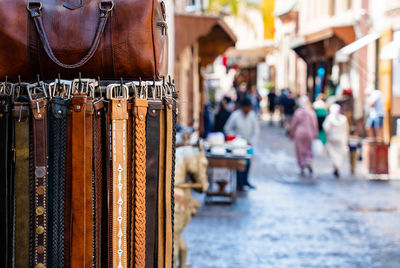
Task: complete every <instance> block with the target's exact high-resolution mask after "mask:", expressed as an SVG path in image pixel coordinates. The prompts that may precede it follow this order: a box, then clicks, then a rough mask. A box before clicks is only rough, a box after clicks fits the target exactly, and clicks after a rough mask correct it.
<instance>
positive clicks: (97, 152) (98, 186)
mask: <svg viewBox="0 0 400 268" xmlns="http://www.w3.org/2000/svg"><path fill="white" fill-rule="evenodd" d="M103 119H104V103H103V101H102V100H98V101H96V102H95V104H94V119H93V172H94V173H93V176H94V193H95V194H94V198H95V202H94V216H95V221H94V225H93V226H94V240H95V244H94V246H95V248H94V257H95V260H94V261H95V267H101V263H102V254H101V245H102V242H103V239H102V238H103V237H102V228H103V227H104V226H103V219H102V211H103V205H106V204H103V181H104V177H105V172H104V168H103V160H104V159H103V145H104V142H103V140H104V137H105V133H104V132H103V123H104V121H103ZM104 164H105V163H104ZM105 186H106V187H107V184H106V185H105Z"/></svg>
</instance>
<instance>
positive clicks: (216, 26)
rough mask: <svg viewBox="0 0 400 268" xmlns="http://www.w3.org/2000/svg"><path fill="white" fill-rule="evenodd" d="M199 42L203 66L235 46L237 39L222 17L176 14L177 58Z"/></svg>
mask: <svg viewBox="0 0 400 268" xmlns="http://www.w3.org/2000/svg"><path fill="white" fill-rule="evenodd" d="M197 41H199V43H200V47H199V49H200V51H199V55H200V57H201V60H202V65H203V62H204V63H206V62H208V63H210V61H211V62H212V61H213V60H214V59H215V58H216V57H217V56H218V55H220V54H222V53H223V52H224V51H225V50H226V49H227V48H229V47H231V46H235V43H236V41H237V37H236V36H235V34H234V33H233V31H232V30H231V29H230V28H229V26H228V25H227V24H226V23H225V22H224V20H223V19H222V18H220V17H215V16H204V15H193V14H176V15H175V56H176V57H178V56H179V55H180V54H181V53H182V51H183V50H184V49H185V47H187V46H190V45H192V44H194V43H196V42H197ZM203 66H204V65H203Z"/></svg>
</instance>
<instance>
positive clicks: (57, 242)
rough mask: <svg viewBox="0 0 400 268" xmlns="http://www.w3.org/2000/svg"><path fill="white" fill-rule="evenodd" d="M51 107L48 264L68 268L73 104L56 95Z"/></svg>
mask: <svg viewBox="0 0 400 268" xmlns="http://www.w3.org/2000/svg"><path fill="white" fill-rule="evenodd" d="M51 104H52V107H51V109H50V110H51V112H50V130H49V134H50V135H49V148H50V150H49V155H50V162H49V204H50V206H49V239H48V240H49V241H48V245H49V246H48V263H49V265H50V267H64V210H65V154H66V142H67V140H66V139H67V105H68V104H69V101H68V100H67V99H65V98H62V97H58V96H56V97H54V98H53V99H52V100H51Z"/></svg>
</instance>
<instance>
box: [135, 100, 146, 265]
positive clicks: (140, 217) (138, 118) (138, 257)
mask: <svg viewBox="0 0 400 268" xmlns="http://www.w3.org/2000/svg"><path fill="white" fill-rule="evenodd" d="M147 107H148V102H147V100H145V99H135V100H134V107H133V109H134V115H135V166H134V169H135V267H139V268H144V267H145V265H146V115H147Z"/></svg>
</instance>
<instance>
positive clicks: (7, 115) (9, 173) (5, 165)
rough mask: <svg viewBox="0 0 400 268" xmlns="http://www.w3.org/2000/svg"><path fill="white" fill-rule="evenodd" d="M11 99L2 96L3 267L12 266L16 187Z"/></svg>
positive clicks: (0, 263)
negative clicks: (14, 180)
mask: <svg viewBox="0 0 400 268" xmlns="http://www.w3.org/2000/svg"><path fill="white" fill-rule="evenodd" d="M10 110H11V99H10V96H9V95H7V94H1V95H0V178H1V180H0V213H1V215H3V217H2V218H1V220H0V226H1V227H2V228H1V232H0V238H1V240H0V241H3V243H1V246H0V249H1V258H0V266H1V267H11V266H12V255H13V254H12V244H13V218H14V215H13V214H14V213H13V210H14V194H13V192H14V189H13V188H14V187H13V153H14V152H13V140H12V138H13V137H14V135H13V133H12V130H13V128H12V120H11V111H10Z"/></svg>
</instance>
